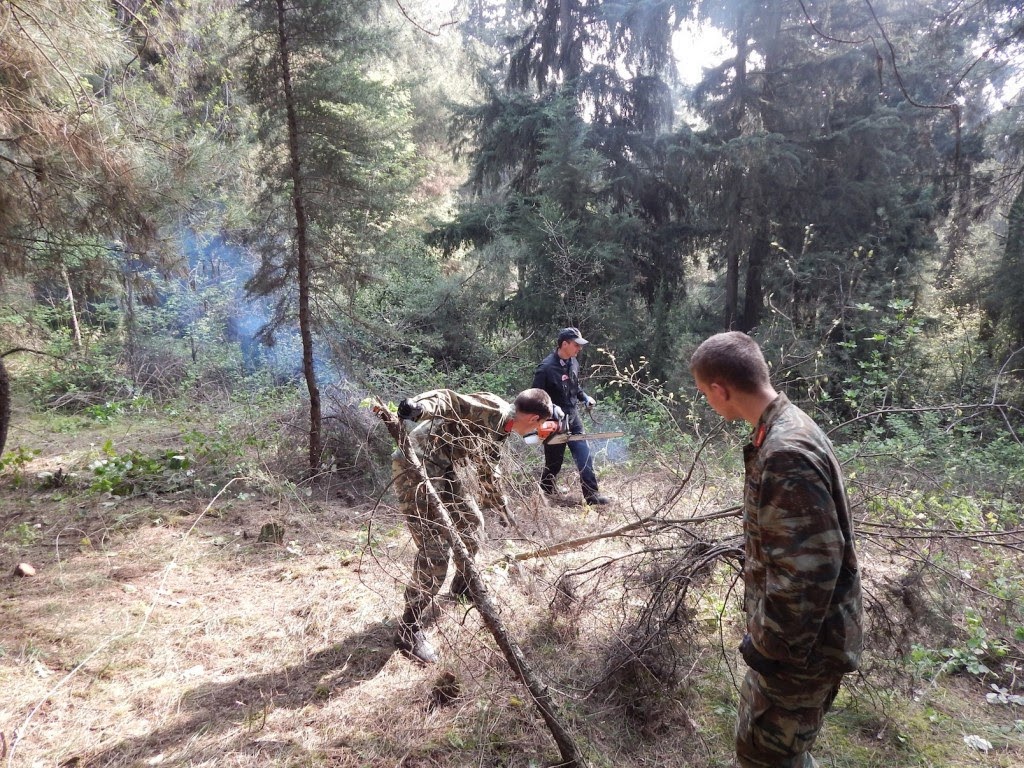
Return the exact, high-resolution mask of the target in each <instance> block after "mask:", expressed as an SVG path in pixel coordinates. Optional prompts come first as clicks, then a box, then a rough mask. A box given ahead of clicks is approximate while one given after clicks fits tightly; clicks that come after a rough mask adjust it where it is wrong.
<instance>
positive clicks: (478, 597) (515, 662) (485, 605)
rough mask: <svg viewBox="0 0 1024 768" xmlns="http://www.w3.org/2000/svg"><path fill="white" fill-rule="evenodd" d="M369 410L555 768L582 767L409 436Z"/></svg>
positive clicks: (380, 411) (392, 419)
mask: <svg viewBox="0 0 1024 768" xmlns="http://www.w3.org/2000/svg"><path fill="white" fill-rule="evenodd" d="M373 410H374V412H375V413H376V414H377V416H378V417H379V418H380V419H381V421H383V422H384V425H385V426H386V427H387V430H388V432H390V433H391V436H392V437H393V438H394V439H395V443H397V445H398V447H399V449H400V450H401V451H402V453H404V454H405V458H406V460H407V461H408V462H409V465H410V466H411V467H412V469H413V471H414V472H416V474H417V475H418V476H419V479H420V482H421V483H422V484H423V488H424V489H425V490H426V493H427V499H428V502H429V508H430V509H431V510H433V511H434V512H436V514H437V518H438V521H439V522H440V523H441V526H442V529H443V531H444V534H445V537H446V538H447V539H448V543H449V544H450V545H451V548H452V554H453V555H454V557H455V563H456V565H457V566H458V568H459V570H460V571H461V572H462V573H463V575H464V576H465V577H466V581H467V582H468V583H469V595H470V598H471V599H472V601H473V605H474V606H476V609H477V610H478V611H479V612H480V616H481V618H483V620H484V624H485V625H486V626H487V629H488V630H489V631H490V633H491V635H492V636H493V637H494V640H495V642H496V643H497V644H498V647H499V648H500V649H501V652H502V653H503V654H504V656H505V660H506V661H507V662H508V665H509V667H510V668H511V669H512V672H513V674H514V675H515V676H516V677H518V678H519V680H520V681H522V683H523V684H524V685H525V686H526V688H527V690H529V692H530V696H531V698H532V699H533V703H534V704H535V705H536V707H537V709H538V710H539V711H540V715H541V717H542V718H543V719H544V722H545V723H546V724H547V726H548V730H550V731H551V735H552V736H553V737H554V739H555V743H556V744H557V745H558V751H559V752H560V753H561V755H562V762H561V763H559V766H560V767H564V768H586V762H585V761H584V759H583V757H582V755H580V751H579V748H578V747H577V746H576V743H575V742H574V741H573V739H572V736H571V735H570V734H569V732H568V731H567V730H566V729H565V726H563V725H562V722H561V720H560V719H559V718H558V715H557V713H556V710H555V705H554V702H552V700H551V694H550V692H549V691H548V687H547V686H546V685H544V683H542V682H541V681H540V679H539V678H538V677H537V676H536V675H535V674H534V672H533V670H532V669H531V668H530V665H529V664H528V662H527V661H526V657H525V655H524V654H523V651H522V649H521V648H520V647H519V645H518V644H517V643H516V641H515V640H514V639H513V638H512V637H511V636H510V635H509V633H508V631H507V630H506V629H505V627H504V625H503V624H502V621H501V619H500V618H498V612H497V608H496V607H495V605H494V602H493V601H492V600H491V596H490V594H489V593H488V591H487V585H486V584H485V583H484V580H483V578H482V577H481V576H480V571H479V569H478V568H477V567H476V563H475V562H474V561H473V558H472V557H471V556H470V554H469V550H468V549H466V545H465V544H464V543H463V541H462V538H461V537H460V536H459V534H458V532H457V530H456V529H455V524H454V523H453V522H452V518H451V514H450V513H449V512H448V509H447V508H446V507H445V505H444V502H442V501H441V497H440V496H439V495H438V493H437V489H435V488H434V485H433V483H431V481H430V477H429V476H428V475H427V472H426V470H425V469H424V468H423V463H422V462H421V461H420V458H419V456H417V455H416V451H415V450H414V449H413V447H412V443H411V441H410V440H409V435H408V433H407V432H406V431H405V428H404V427H403V426H402V423H401V421H399V419H398V417H397V416H395V414H393V413H391V411H389V410H388V409H387V407H386V406H385V405H384V404H383V403H382V402H380V401H378V404H377V405H376V406H374V409H373Z"/></svg>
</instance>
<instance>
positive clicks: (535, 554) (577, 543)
mask: <svg viewBox="0 0 1024 768" xmlns="http://www.w3.org/2000/svg"><path fill="white" fill-rule="evenodd" d="M741 509H743V507H741V506H735V507H727V508H725V509H722V510H719V511H718V512H712V513H711V514H708V515H699V516H697V517H684V518H679V519H674V520H668V519H664V518H659V517H658V516H657V515H648V516H647V517H644V518H641V519H640V520H635V521H634V522H632V523H627V524H626V525H620V526H619V527H618V528H612V529H611V530H609V531H602V532H600V533H592V534H590V535H589V536H580V537H579V538H576V539H569V540H567V541H560V542H558V543H557V544H552V545H550V546H548V547H542V548H541V549H535V550H533V551H532V552H520V553H519V554H518V555H512V556H510V557H505V558H502V562H504V561H507V560H513V561H517V560H534V559H537V558H540V557H551V556H552V555H557V554H560V553H562V552H568V551H569V550H572V549H580V548H581V547H585V546H587V545H588V544H592V543H594V542H595V541H601V540H602V539H613V538H615V537H616V536H621V535H622V534H624V533H629V532H630V531H635V530H637V529H638V528H649V527H658V528H664V527H667V526H680V525H692V524H695V523H706V522H708V521H710V520H721V519H722V518H726V517H736V516H737V515H738V514H739V511H740V510H741Z"/></svg>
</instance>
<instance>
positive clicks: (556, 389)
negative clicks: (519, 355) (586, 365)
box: [533, 352, 587, 416]
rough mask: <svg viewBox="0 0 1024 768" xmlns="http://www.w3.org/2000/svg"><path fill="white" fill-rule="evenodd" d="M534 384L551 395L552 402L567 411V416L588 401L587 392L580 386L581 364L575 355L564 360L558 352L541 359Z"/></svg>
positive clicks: (534, 374) (535, 373) (534, 376)
mask: <svg viewBox="0 0 1024 768" xmlns="http://www.w3.org/2000/svg"><path fill="white" fill-rule="evenodd" d="M533 386H534V387H536V388H537V389H543V390H544V391H545V392H547V393H548V394H549V395H551V402H553V403H554V404H555V405H557V406H558V407H560V408H561V409H562V410H563V411H565V413H566V415H567V416H571V415H572V414H574V413H575V412H576V408H577V406H578V405H579V404H580V403H583V402H586V400H587V393H586V392H584V391H583V388H582V387H581V386H580V364H579V361H578V360H576V358H575V357H571V358H569V359H568V360H563V359H562V358H560V357H559V356H558V353H557V352H552V353H551V354H550V355H548V356H547V357H545V358H544V359H543V360H541V362H540V365H538V366H537V370H536V371H534V373H533Z"/></svg>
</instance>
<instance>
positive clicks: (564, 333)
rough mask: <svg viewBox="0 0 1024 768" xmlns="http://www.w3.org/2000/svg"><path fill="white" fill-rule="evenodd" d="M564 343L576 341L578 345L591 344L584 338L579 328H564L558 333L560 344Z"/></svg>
mask: <svg viewBox="0 0 1024 768" xmlns="http://www.w3.org/2000/svg"><path fill="white" fill-rule="evenodd" d="M563 341H575V342H576V343H577V344H581V345H582V344H589V343H590V342H589V341H587V340H586V339H584V338H583V334H581V333H580V329H579V328H573V327H569V328H563V329H562V330H560V331H559V332H558V343H559V344H561V343H562V342H563Z"/></svg>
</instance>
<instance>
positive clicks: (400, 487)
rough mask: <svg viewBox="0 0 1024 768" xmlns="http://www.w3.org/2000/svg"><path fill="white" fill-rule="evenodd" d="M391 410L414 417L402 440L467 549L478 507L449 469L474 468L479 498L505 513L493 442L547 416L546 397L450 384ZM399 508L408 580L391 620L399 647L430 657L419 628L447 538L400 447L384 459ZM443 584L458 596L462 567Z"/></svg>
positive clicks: (464, 588)
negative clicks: (399, 611)
mask: <svg viewBox="0 0 1024 768" xmlns="http://www.w3.org/2000/svg"><path fill="white" fill-rule="evenodd" d="M398 415H399V417H401V418H403V419H407V420H410V421H414V422H417V424H416V426H415V427H414V428H413V429H412V430H411V431H410V432H409V441H410V443H411V445H412V448H413V450H414V451H415V452H416V454H417V456H418V457H419V459H420V461H421V462H422V463H423V468H424V469H425V470H426V473H427V476H428V477H429V478H430V480H431V484H432V485H433V486H434V488H435V489H436V490H437V492H438V495H439V496H440V498H441V501H442V503H443V504H444V505H445V507H446V508H447V510H448V512H449V514H450V515H451V518H452V522H453V523H454V524H455V528H456V530H457V532H458V534H459V537H460V538H461V539H462V542H463V543H464V544H465V545H466V549H467V550H469V554H470V556H471V557H472V556H475V555H476V553H477V550H478V549H479V548H480V539H479V537H480V531H481V529H482V527H483V522H484V521H483V515H482V514H481V512H480V507H479V506H477V503H476V501H475V500H474V499H473V497H472V496H470V495H469V494H468V493H467V492H466V489H465V488H464V487H463V483H462V481H461V480H460V478H459V477H458V475H457V474H456V467H457V466H459V465H460V464H470V465H472V466H474V467H475V468H476V471H477V475H478V477H479V481H480V502H481V505H482V506H483V508H484V509H494V510H496V511H497V512H498V513H499V514H500V515H501V516H502V518H503V519H505V520H509V519H511V511H510V509H509V504H508V499H507V497H506V496H505V494H504V493H503V492H502V490H501V486H500V480H501V474H500V469H499V466H498V464H499V461H500V459H501V448H502V446H503V445H504V443H505V441H506V439H507V438H508V436H509V435H510V434H511V433H512V432H515V433H517V434H519V435H526V434H527V433H529V432H532V431H533V430H535V429H536V428H537V426H538V425H539V424H540V423H541V422H543V421H545V420H547V419H550V418H551V415H552V405H551V398H550V397H548V395H547V394H546V393H545V392H543V391H541V390H538V389H528V390H525V391H524V392H521V393H520V394H519V395H518V396H517V397H516V399H515V403H514V404H509V403H507V402H505V401H504V400H502V399H501V398H500V397H498V396H496V395H492V394H490V393H487V392H477V393H474V394H469V395H461V394H459V393H458V392H453V391H452V390H450V389H435V390H431V391H429V392H424V393H423V394H421V395H417V396H416V397H412V398H408V399H406V400H402V402H401V403H399V405H398ZM391 469H392V476H393V477H394V483H395V491H396V493H397V494H398V504H399V510H400V511H401V512H402V513H403V514H404V515H405V517H406V522H407V523H408V525H409V532H410V533H411V534H412V538H413V541H414V542H415V544H416V560H415V562H414V564H413V574H412V580H411V581H410V583H409V585H408V586H407V587H406V590H405V613H404V614H403V616H402V620H401V622H400V623H399V626H398V636H397V639H396V644H397V646H398V648H399V649H401V650H402V651H404V652H405V653H407V654H408V655H409V656H411V657H413V658H414V659H417V660H419V661H422V662H426V663H431V662H434V661H437V654H436V652H435V651H434V649H433V647H432V646H431V644H430V642H429V641H428V640H427V638H426V636H425V635H424V633H423V628H422V625H421V617H422V615H423V612H424V611H425V610H426V609H427V608H428V607H429V606H430V603H431V601H432V600H433V599H434V596H435V595H436V594H437V593H438V591H439V590H440V588H441V585H442V584H443V583H444V580H445V578H446V577H447V575H448V559H449V556H450V554H451V545H450V543H449V541H448V537H447V535H446V533H445V531H444V526H443V524H442V523H441V521H440V519H439V518H438V516H437V514H436V512H435V511H434V510H433V509H432V508H431V506H430V504H429V500H428V497H427V493H426V489H425V488H424V487H423V486H422V485H421V483H420V479H419V475H418V474H417V473H416V472H415V471H414V470H413V469H412V467H411V465H410V464H409V461H408V459H406V457H405V454H404V453H402V451H401V450H396V451H395V453H394V454H393V455H392V461H391ZM451 591H452V594H453V595H456V596H465V595H467V594H468V593H469V586H468V582H467V579H466V577H465V575H464V574H462V573H460V572H456V574H455V576H454V578H453V580H452V584H451Z"/></svg>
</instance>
